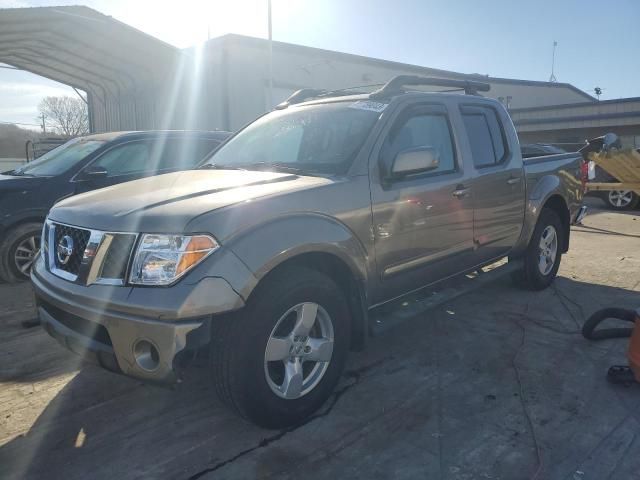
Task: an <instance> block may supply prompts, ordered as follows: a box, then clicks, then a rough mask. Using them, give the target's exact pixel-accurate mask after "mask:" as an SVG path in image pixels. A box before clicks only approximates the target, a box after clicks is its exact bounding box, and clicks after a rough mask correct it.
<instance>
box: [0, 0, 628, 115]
mask: <svg viewBox="0 0 640 480" xmlns="http://www.w3.org/2000/svg"><path fill="white" fill-rule="evenodd" d="M74 4H75V5H77V4H83V5H86V6H88V7H91V8H94V9H96V10H98V11H99V12H101V13H104V14H105V15H111V16H113V17H114V18H116V19H118V20H120V21H122V22H124V23H127V24H129V25H131V26H133V27H135V28H138V29H140V30H142V31H144V32H146V33H148V34H150V35H153V36H155V37H157V38H159V39H161V40H164V41H165V42H167V43H170V44H172V45H175V46H177V47H181V48H185V47H189V46H193V45H196V44H199V43H202V42H204V41H206V39H207V37H208V36H210V37H211V38H213V37H216V36H219V35H224V34H226V33H237V34H243V35H251V36H255V37H262V38H266V36H267V0H226V1H220V0H180V1H167V0H84V1H83V0H72V1H65V0H53V1H47V0H0V8H14V7H30V6H33V7H36V6H52V5H74ZM272 8H273V38H274V40H279V41H283V42H290V43H297V44H301V45H307V46H311V47H317V48H324V49H328V50H337V51H341V52H347V53H354V54H358V55H364V56H369V57H376V58H382V59H386V60H394V61H399V62H404V63H411V64H416V65H422V66H427V67H433V68H441V69H445V70H453V71H457V72H463V73H481V74H489V75H491V76H496V77H507V78H518V79H526V80H542V81H546V80H548V79H549V76H550V74H551V54H552V46H553V42H554V41H557V42H558V47H557V51H556V66H555V76H556V78H557V80H558V81H559V82H567V83H571V84H573V85H575V86H576V87H578V88H580V89H582V90H585V91H587V92H588V93H591V94H593V89H594V87H596V86H597V87H601V88H602V89H603V95H602V96H601V99H612V98H621V97H632V96H640V81H638V79H640V61H639V60H638V51H639V50H640V29H639V28H638V24H639V23H640V1H637V0H609V1H608V2H602V1H601V0H600V1H595V0H582V1H579V0H531V1H522V0H485V1H484V2H479V1H477V0H475V1H473V0H457V1H456V0H393V1H389V0H368V1H365V0H272ZM0 15H2V13H1V12H0ZM60 94H68V95H75V92H73V90H71V89H70V88H68V87H66V86H64V85H61V84H58V83H55V82H52V81H49V80H46V79H43V78H40V77H37V76H35V75H32V74H29V73H26V72H20V71H15V70H9V69H5V68H0V122H23V123H31V124H34V123H36V117H37V114H38V113H37V105H38V103H39V101H40V99H41V98H42V97H44V96H47V95H60Z"/></svg>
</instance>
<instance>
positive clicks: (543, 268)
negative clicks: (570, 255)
mask: <svg viewBox="0 0 640 480" xmlns="http://www.w3.org/2000/svg"><path fill="white" fill-rule="evenodd" d="M563 231H564V230H563V225H562V222H561V221H560V217H558V214H557V213H556V212H554V211H553V210H551V209H549V208H544V209H543V210H542V212H541V213H540V218H539V219H538V223H537V224H536V228H535V229H534V231H533V235H532V236H531V240H530V241H529V245H528V246H527V250H526V252H525V254H524V256H523V258H522V260H523V261H524V267H523V269H522V270H520V271H517V272H515V273H514V274H513V275H512V278H513V280H514V283H516V284H518V285H522V286H524V287H526V288H529V289H531V290H544V289H545V288H547V287H548V286H549V285H551V282H553V279H554V278H555V277H556V275H557V273H558V269H559V268H560V260H561V258H562V248H563V247H562V246H563V245H564V242H565V239H564V234H563Z"/></svg>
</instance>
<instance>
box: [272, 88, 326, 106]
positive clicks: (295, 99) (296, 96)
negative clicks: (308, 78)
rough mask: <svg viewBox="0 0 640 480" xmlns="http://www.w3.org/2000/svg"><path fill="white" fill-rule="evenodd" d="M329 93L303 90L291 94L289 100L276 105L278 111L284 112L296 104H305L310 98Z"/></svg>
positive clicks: (314, 89) (318, 90)
mask: <svg viewBox="0 0 640 480" xmlns="http://www.w3.org/2000/svg"><path fill="white" fill-rule="evenodd" d="M325 93H327V91H326V90H320V89H317V88H303V89H300V90H297V91H295V92H293V93H292V94H291V96H290V97H289V98H287V99H286V100H285V101H284V102H282V103H279V104H278V105H276V110H284V109H285V108H287V107H288V106H289V105H294V104H296V103H301V102H304V101H305V100H306V99H308V98H313V97H318V96H320V95H323V94H325Z"/></svg>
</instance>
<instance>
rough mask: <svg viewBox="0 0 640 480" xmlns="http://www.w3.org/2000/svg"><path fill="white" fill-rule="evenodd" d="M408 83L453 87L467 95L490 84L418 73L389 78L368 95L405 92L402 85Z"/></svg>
mask: <svg viewBox="0 0 640 480" xmlns="http://www.w3.org/2000/svg"><path fill="white" fill-rule="evenodd" d="M408 85H431V86H435V87H453V88H455V89H459V90H464V93H465V94H467V95H478V92H488V91H489V90H490V89H491V85H489V84H488V83H482V82H474V81H471V80H451V79H448V78H432V77H421V76H419V75H398V76H397V77H393V78H392V79H391V80H389V81H388V82H387V83H386V84H385V85H384V86H383V87H382V88H379V89H378V90H376V91H375V92H373V93H372V94H371V95H370V96H369V97H370V98H373V99H380V98H387V97H390V96H393V95H398V94H400V93H405V89H404V88H403V87H405V86H408Z"/></svg>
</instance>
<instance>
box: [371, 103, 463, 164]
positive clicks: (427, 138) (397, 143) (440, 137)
mask: <svg viewBox="0 0 640 480" xmlns="http://www.w3.org/2000/svg"><path fill="white" fill-rule="evenodd" d="M416 147H431V148H433V149H435V150H436V152H437V155H438V158H439V160H440V165H439V166H438V168H437V169H436V170H432V171H430V172H429V175H433V174H438V173H446V172H453V171H455V170H456V164H455V156H454V153H453V139H452V137H451V130H450V129H449V122H448V121H447V117H446V115H444V114H441V113H414V114H410V115H409V116H407V117H405V118H400V119H399V120H398V123H397V124H396V125H395V126H394V127H393V128H392V130H391V131H390V132H389V135H388V136H387V139H386V140H385V143H384V145H383V147H382V152H381V153H382V159H383V161H384V163H385V165H387V166H390V165H391V163H392V162H393V160H394V159H395V157H396V155H398V153H400V152H402V151H403V150H407V149H411V148H416Z"/></svg>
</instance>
